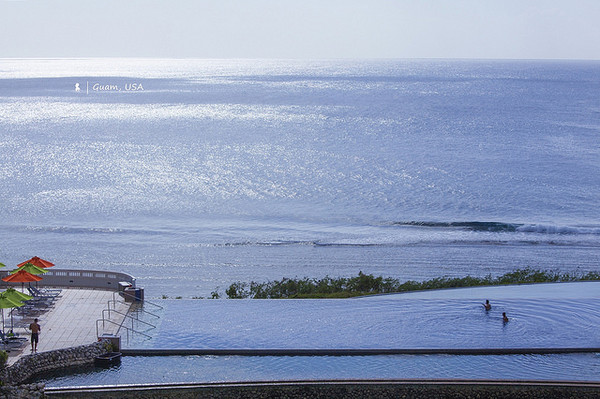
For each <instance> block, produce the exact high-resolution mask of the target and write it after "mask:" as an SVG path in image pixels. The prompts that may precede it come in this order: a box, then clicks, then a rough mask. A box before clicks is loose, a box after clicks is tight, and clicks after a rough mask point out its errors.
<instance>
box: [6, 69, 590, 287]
mask: <svg viewBox="0 0 600 399" xmlns="http://www.w3.org/2000/svg"><path fill="white" fill-rule="evenodd" d="M599 93H600V62H597V61H499V60H498V61H489V60H488V61H486V60H320V61H300V60H187V59H180V60H175V59H174V60H165V59H156V60H155V59H43V60H21V59H0V160H1V161H0V183H1V184H0V242H1V243H2V245H0V262H2V263H4V264H6V265H7V266H9V267H12V266H15V265H16V264H17V263H20V262H22V261H23V260H25V259H29V258H30V257H32V256H40V257H42V258H44V259H48V260H50V261H52V262H54V263H55V264H56V265H57V266H56V267H57V268H77V269H88V270H114V271H122V272H125V273H130V274H132V275H134V276H135V277H136V278H137V282H138V285H139V286H143V287H145V291H146V297H147V298H152V297H155V298H160V297H163V296H168V297H177V296H182V297H188V298H191V297H209V296H210V295H211V292H213V291H217V292H219V293H221V295H223V292H224V290H225V289H226V288H227V287H228V286H229V284H231V283H233V282H235V281H248V282H249V281H252V280H254V281H260V282H263V281H266V280H274V279H281V278H284V277H311V278H321V277H324V276H327V275H329V276H331V277H349V276H354V275H356V274H358V272H359V271H362V272H363V273H367V274H374V275H383V276H386V277H394V278H399V279H415V280H423V279H428V278H433V277H438V276H465V275H473V276H484V275H488V274H491V275H499V274H503V273H505V272H508V271H511V270H514V269H517V268H525V267H533V268H540V269H550V270H559V271H563V272H587V271H598V270H599V265H600V212H599V207H598V204H600V140H599V138H600V95H599Z"/></svg>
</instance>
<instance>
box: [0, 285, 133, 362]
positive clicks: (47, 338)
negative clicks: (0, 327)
mask: <svg viewBox="0 0 600 399" xmlns="http://www.w3.org/2000/svg"><path fill="white" fill-rule="evenodd" d="M113 292H114V291H105V290H95V289H80V288H65V289H63V290H62V292H61V294H60V296H59V297H58V299H57V300H56V302H55V303H54V306H52V307H51V308H50V309H49V310H48V311H46V312H44V313H41V314H39V315H37V316H29V317H27V316H26V317H23V318H21V317H15V318H14V324H15V333H17V334H19V335H20V336H24V337H27V338H28V339H29V337H30V334H29V330H27V329H26V328H25V326H28V325H29V323H31V322H32V321H33V318H34V317H37V318H38V319H39V321H38V322H39V324H40V326H41V327H42V331H41V333H40V342H39V344H38V352H46V351H51V350H55V349H62V348H69V347H74V346H79V345H87V344H91V343H93V342H96V341H97V340H98V337H97V335H96V334H97V332H96V320H98V319H101V318H102V311H103V310H104V309H107V308H108V302H109V301H111V300H112V299H113ZM116 299H117V300H120V301H122V298H121V297H119V296H118V295H117V296H116ZM116 306H117V307H116V309H117V310H118V311H119V312H121V313H127V310H128V309H129V306H130V305H129V304H125V303H119V302H117V304H116ZM111 309H114V305H113V304H112V303H111ZM110 315H111V317H110V320H112V321H113V322H114V323H116V324H113V323H104V328H103V326H102V323H99V327H98V328H99V331H98V334H100V335H101V334H103V333H107V334H115V333H116V331H117V329H118V325H119V324H120V323H121V322H122V321H123V318H124V316H122V315H121V314H118V313H116V312H110ZM105 316H107V317H108V313H106V312H105ZM9 328H10V318H8V319H7V320H6V330H8V329H9ZM30 353H31V345H30V343H29V341H28V342H26V345H23V347H22V349H21V350H14V349H13V350H11V351H10V352H9V358H8V363H9V364H13V363H14V362H16V361H17V360H18V359H19V358H20V357H21V356H24V355H28V354H30Z"/></svg>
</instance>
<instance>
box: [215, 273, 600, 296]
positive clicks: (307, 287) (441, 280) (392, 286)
mask: <svg viewBox="0 0 600 399" xmlns="http://www.w3.org/2000/svg"><path fill="white" fill-rule="evenodd" d="M589 280H600V273H599V272H588V273H560V272H557V271H550V270H536V269H531V268H525V269H517V270H514V271H512V272H509V273H505V274H503V275H501V276H497V277H492V275H491V274H488V275H487V276H485V277H472V276H466V277H436V278H433V279H430V280H425V281H413V280H409V281H400V280H398V279H395V278H390V277H386V278H384V277H382V276H379V277H375V276H373V275H372V274H364V273H363V272H359V273H358V276H356V277H349V278H345V277H340V278H331V277H329V276H326V277H324V278H322V279H314V278H308V277H305V278H293V279H291V278H283V279H281V280H277V281H267V282H264V283H257V282H255V281H252V282H250V283H247V282H240V281H238V282H235V283H233V284H231V285H230V286H229V288H227V289H226V290H225V294H227V297H228V298H230V299H243V298H255V299H280V298H349V297H354V296H362V295H374V294H388V293H398V292H407V291H419V290H432V289H442V288H459V287H476V286H486V285H508V284H533V283H549V282H570V281H571V282H572V281H589Z"/></svg>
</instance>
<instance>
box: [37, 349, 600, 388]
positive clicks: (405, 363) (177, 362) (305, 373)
mask: <svg viewBox="0 0 600 399" xmlns="http://www.w3.org/2000/svg"><path fill="white" fill-rule="evenodd" d="M599 376H600V355H598V354H593V353H590V354H564V355H509V356H449V355H394V356H341V357H328V356H318V357H302V356H301V357H291V356H290V357H252V356H249V357H246V356H155V357H123V358H122V361H121V364H120V365H117V366H113V367H111V368H97V367H88V368H81V367H78V368H76V369H72V370H62V371H61V372H60V373H54V374H52V375H46V376H45V377H44V378H43V379H39V380H37V381H38V382H44V383H45V384H46V385H47V386H51V387H61V386H82V385H86V386H88V385H113V384H134V383H135V384H144V383H175V382H219V381H231V382H232V381H284V380H319V379H321V380H322V379H403V378H410V379H433V378H448V379H450V378H459V379H527V380H529V379H536V380H578V381H598V380H599Z"/></svg>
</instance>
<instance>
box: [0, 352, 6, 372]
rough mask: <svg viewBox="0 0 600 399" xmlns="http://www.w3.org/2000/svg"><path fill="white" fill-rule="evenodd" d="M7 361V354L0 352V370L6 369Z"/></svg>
mask: <svg viewBox="0 0 600 399" xmlns="http://www.w3.org/2000/svg"><path fill="white" fill-rule="evenodd" d="M7 361H8V352H6V351H3V350H0V369H3V368H4V367H6V362H7Z"/></svg>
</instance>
